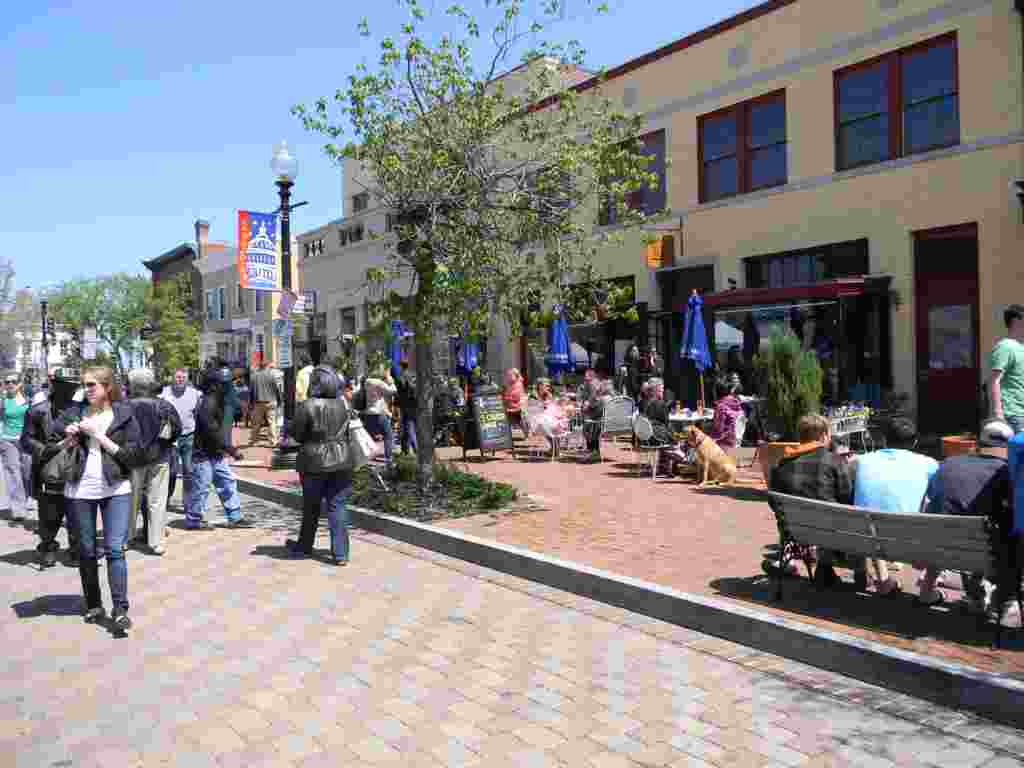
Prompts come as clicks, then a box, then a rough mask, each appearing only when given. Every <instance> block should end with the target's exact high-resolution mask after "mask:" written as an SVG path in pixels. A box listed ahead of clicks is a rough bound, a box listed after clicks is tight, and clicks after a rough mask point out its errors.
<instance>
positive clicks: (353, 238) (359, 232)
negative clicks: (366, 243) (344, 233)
mask: <svg viewBox="0 0 1024 768" xmlns="http://www.w3.org/2000/svg"><path fill="white" fill-rule="evenodd" d="M362 239H363V225H362V224H358V225H356V226H354V227H352V229H351V230H349V233H348V241H349V242H350V243H358V242H359V241H360V240H362Z"/></svg>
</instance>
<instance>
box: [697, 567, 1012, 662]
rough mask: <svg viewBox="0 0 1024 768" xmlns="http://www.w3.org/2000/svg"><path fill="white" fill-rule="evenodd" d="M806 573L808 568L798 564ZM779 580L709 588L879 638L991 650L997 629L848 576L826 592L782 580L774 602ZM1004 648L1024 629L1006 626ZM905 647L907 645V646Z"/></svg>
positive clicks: (956, 610) (726, 581)
mask: <svg viewBox="0 0 1024 768" xmlns="http://www.w3.org/2000/svg"><path fill="white" fill-rule="evenodd" d="M799 567H800V568H801V572H802V571H803V566H799ZM776 584H777V582H776V580H775V579H774V578H770V577H768V576H766V575H764V574H757V575H755V576H743V577H740V576H736V577H724V578H720V579H714V580H713V581H711V582H710V584H709V586H710V587H711V588H712V589H713V590H715V593H716V594H717V595H719V596H721V597H728V598H732V599H734V600H739V601H742V602H745V603H751V604H754V605H757V606H761V607H765V608H769V609H771V610H772V612H781V613H783V614H788V618H791V619H795V620H797V621H799V620H801V619H809V620H811V623H815V624H816V623H820V622H829V623H831V624H835V625H839V626H840V627H842V626H846V627H851V628H857V629H860V630H864V631H867V632H870V633H873V634H877V635H879V636H880V637H878V638H876V639H877V640H879V641H880V642H883V643H884V642H885V641H886V636H888V637H889V638H899V639H901V640H904V641H908V642H909V641H915V640H924V639H929V640H938V641H942V642H949V643H956V644H958V645H962V646H968V647H970V648H972V649H975V651H977V650H978V649H985V648H989V647H990V646H991V644H992V639H993V637H994V633H995V626H994V625H985V624H984V623H983V621H982V620H981V619H979V617H977V616H974V615H971V614H968V613H967V612H966V611H964V610H962V608H961V606H960V605H958V604H957V603H946V604H943V605H941V606H936V607H931V608H928V607H925V606H921V605H919V604H917V601H916V597H915V596H914V595H911V594H906V593H902V592H901V593H898V594H895V595H892V596H881V595H876V594H874V593H868V592H858V591H856V589H855V588H854V586H853V583H852V582H851V581H849V580H848V579H846V580H844V581H843V583H842V584H841V585H840V586H839V587H837V588H834V589H827V590H822V589H818V588H817V587H815V586H814V585H813V584H812V583H811V582H810V580H809V579H807V578H805V577H803V576H801V577H799V578H796V577H786V578H785V579H783V584H782V590H783V599H782V601H781V602H780V601H776V600H775V590H776ZM1002 642H1003V648H1004V649H1014V650H1019V649H1021V648H1024V631H1021V630H1017V629H1004V630H1003V641H1002ZM902 647H907V646H906V644H903V645H902Z"/></svg>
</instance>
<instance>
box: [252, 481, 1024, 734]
mask: <svg viewBox="0 0 1024 768" xmlns="http://www.w3.org/2000/svg"><path fill="white" fill-rule="evenodd" d="M238 486H239V491H241V492H242V493H245V494H248V495H250V496H254V497H256V498H260V499H262V500H264V501H268V502H272V503H275V504H280V505H282V506H285V507H290V508H292V509H295V510H301V508H302V497H301V495H299V494H296V493H294V492H291V491H287V490H284V489H282V488H277V487H275V486H272V485H268V484H266V483H262V482H259V481H255V480H246V479H242V478H239V479H238ZM349 510H350V512H351V514H352V524H353V526H355V527H358V528H363V529H365V530H368V531H372V532H374V533H379V534H382V535H384V536H388V537H390V538H393V539H397V540H399V541H402V542H405V543H407V544H411V545H414V546H418V547H423V548H424V549H429V550H431V551H433V552H437V553H439V554H443V555H447V556H449V557H454V558H457V559H459V560H465V561H467V562H471V563H474V564H476V565H480V566H484V567H486V568H491V569H493V570H495V571H500V572H501V573H506V574H508V575H510V576H516V577H518V578H522V579H527V580H529V581H534V582H538V583H540V584H544V585H546V586H549V587H554V588H556V589H561V590H564V591H566V592H571V593H573V594H576V595H580V596H582V597H587V598H590V599H592V600H597V601H599V602H603V603H607V604H609V605H613V606H616V607H619V608H625V609H627V610H629V611H633V612H634V613H638V614H642V615H644V616H649V617H651V618H654V619H659V620H661V621H666V622H669V623H671V624H676V625H678V626H681V627H686V628H687V629H692V630H694V631H697V632H702V633H704V634H708V635H714V636H716V637H720V638H723V639H725V640H729V641H731V642H734V643H739V644H742V645H746V646H748V647H751V648H755V649H757V650H759V651H762V652H765V653H771V654H774V655H777V656H782V657H784V658H787V659H791V660H794V661H799V662H803V663H804V664H809V665H811V666H815V667H819V668H821V669H826V670H829V671H831V672H836V673H838V674H841V675H846V676H847V677H852V678H856V679H858V680H861V681H864V682H866V683H870V684H872V685H878V686H881V687H884V688H888V689H891V690H895V691H899V692H900V693H905V694H908V695H910V696H915V697H917V698H921V699H926V700H928V701H933V702H935V703H937V704H941V705H943V706H945V707H950V708H953V709H960V710H965V711H968V712H972V713H975V714H978V715H982V716H984V717H987V718H989V719H991V720H995V721H998V722H1001V723H1005V724H1007V725H1012V726H1015V727H1017V728H1024V682H1021V681H1018V680H1015V679H1014V678H1012V677H1010V676H1009V675H1005V674H1001V673H996V672H984V671H982V670H979V669H976V668H974V667H969V666H966V665H962V664H952V663H948V662H943V661H938V660H936V659H932V658H930V657H927V656H924V655H922V654H919V653H914V652H911V651H902V650H899V649H896V648H890V647H888V646H885V645H882V644H881V643H876V642H872V641H870V640H862V639H860V638H856V637H852V636H850V635H845V634H842V633H840V632H831V631H829V630H825V629H821V628H819V627H815V626H812V625H809V624H803V623H801V622H798V621H792V620H789V619H785V618H782V617H780V616H776V615H774V614H770V613H766V612H763V611H758V610H755V609H751V608H747V607H746V606H742V605H737V604H735V603H732V602H727V601H725V600H719V599H716V598H713V597H706V596H704V595H695V594H690V593H686V592H679V591H677V590H674V589H670V588H667V587H662V586H659V585H657V584H653V583H651V582H647V581H642V580H640V579H634V578H630V577H628V576H620V575H617V574H613V573H609V572H608V571H602V570H599V569H597V568H591V567H589V566H586V565H583V564H581V563H574V562H571V561H567V560H560V559H558V558H554V557H548V556H546V555H542V554H538V553H536V552H531V551H529V550H525V549H520V548H518V547H513V546H509V545H507V544H501V543H498V542H494V541H487V540H485V539H480V538H477V537H475V536H469V535H466V534H463V533H460V532H458V531H452V530H448V529H445V528H439V527H437V526H433V525H429V524H426V523H418V522H414V521H412V520H406V519H403V518H397V517H391V516H389V515H382V514H378V513H376V512H371V511H369V510H365V509H361V508H359V507H351V506H350V507H349Z"/></svg>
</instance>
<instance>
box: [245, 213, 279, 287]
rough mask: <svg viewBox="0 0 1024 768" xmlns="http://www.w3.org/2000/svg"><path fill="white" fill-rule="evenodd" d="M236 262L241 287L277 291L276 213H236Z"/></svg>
mask: <svg viewBox="0 0 1024 768" xmlns="http://www.w3.org/2000/svg"><path fill="white" fill-rule="evenodd" d="M238 261H239V264H238V266H239V270H238V274H239V282H240V283H241V284H242V287H243V288H254V289H256V290H257V291H276V290H278V289H279V288H280V287H281V286H280V285H279V283H278V280H279V274H280V270H279V269H278V264H279V263H280V258H279V254H278V249H277V214H276V213H256V212H254V211H239V212H238Z"/></svg>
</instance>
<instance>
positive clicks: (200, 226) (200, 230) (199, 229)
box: [196, 219, 210, 259]
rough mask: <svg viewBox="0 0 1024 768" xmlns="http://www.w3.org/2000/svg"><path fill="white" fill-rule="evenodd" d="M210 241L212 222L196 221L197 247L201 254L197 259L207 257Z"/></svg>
mask: <svg viewBox="0 0 1024 768" xmlns="http://www.w3.org/2000/svg"><path fill="white" fill-rule="evenodd" d="M209 240H210V222H208V221H203V220H202V219H196V247H197V248H198V249H199V253H198V254H196V256H197V258H200V259H201V258H203V257H204V256H205V255H206V244H207V243H208V242H209Z"/></svg>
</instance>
